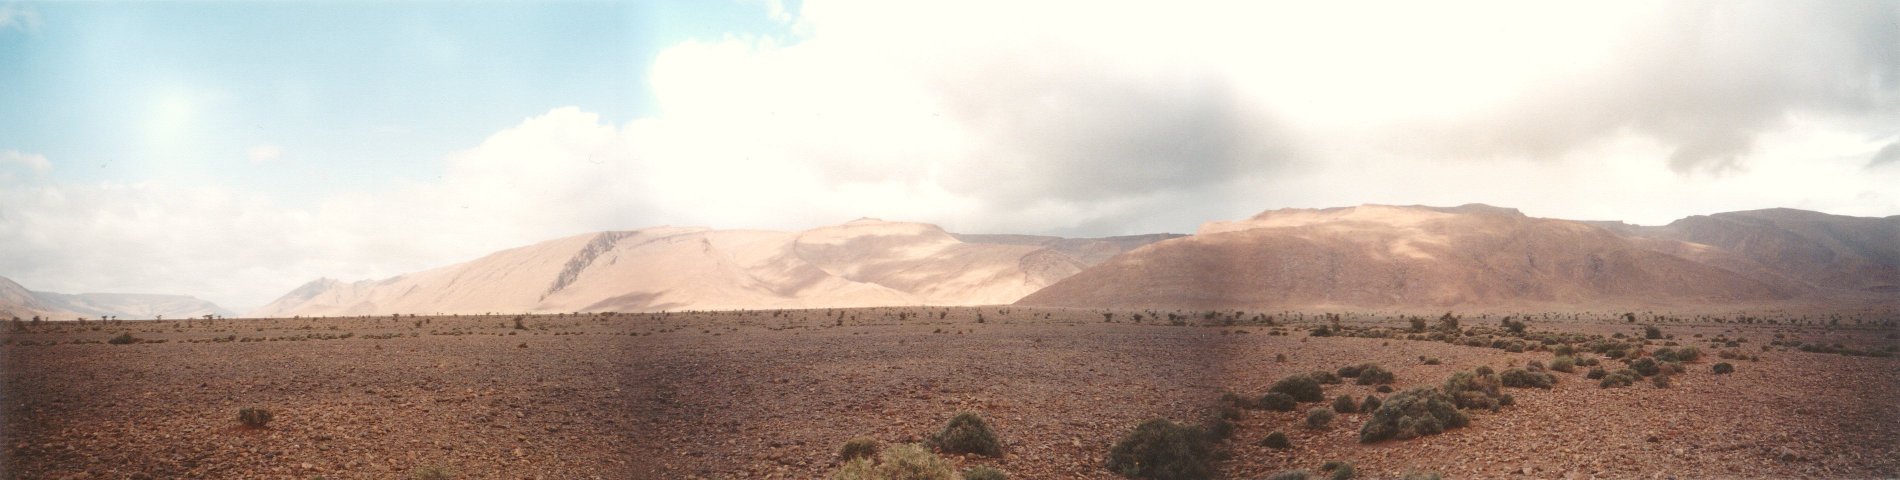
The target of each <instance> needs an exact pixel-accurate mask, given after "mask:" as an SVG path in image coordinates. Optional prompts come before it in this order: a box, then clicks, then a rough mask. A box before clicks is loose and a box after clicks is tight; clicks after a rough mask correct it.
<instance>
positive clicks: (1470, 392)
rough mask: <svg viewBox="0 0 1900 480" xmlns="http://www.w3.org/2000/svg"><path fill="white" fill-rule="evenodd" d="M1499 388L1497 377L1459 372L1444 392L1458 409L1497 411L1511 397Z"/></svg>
mask: <svg viewBox="0 0 1900 480" xmlns="http://www.w3.org/2000/svg"><path fill="white" fill-rule="evenodd" d="M1498 386H1499V384H1498V377H1496V376H1492V375H1478V374H1476V373H1472V372H1457V373H1453V374H1451V378H1447V379H1445V386H1444V392H1445V394H1446V395H1447V396H1449V397H1451V399H1452V403H1453V404H1454V405H1457V406H1458V408H1482V409H1486V410H1493V411H1495V410H1497V409H1498V407H1502V406H1505V405H1508V404H1509V403H1508V402H1507V401H1506V399H1507V398H1509V397H1508V396H1505V395H1504V394H1503V393H1502V392H1500V391H1498ZM1391 402H1392V400H1390V399H1387V400H1386V403H1388V404H1389V403H1391ZM1382 408H1383V407H1382Z"/></svg>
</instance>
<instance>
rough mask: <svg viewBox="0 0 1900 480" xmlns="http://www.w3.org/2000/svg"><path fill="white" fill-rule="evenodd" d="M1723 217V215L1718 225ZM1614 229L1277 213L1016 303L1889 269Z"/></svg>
mask: <svg viewBox="0 0 1900 480" xmlns="http://www.w3.org/2000/svg"><path fill="white" fill-rule="evenodd" d="M1723 215H1731V214H1721V215H1717V217H1721V216H1723ZM1849 218H1851V217H1849ZM1873 220H1878V219H1873ZM1678 223H1681V222H1678ZM1611 227H1613V226H1606V225H1601V224H1597V223H1592V222H1577V221H1569V220H1556V219H1543V218H1532V217H1527V216H1524V215H1523V214H1521V213H1519V212H1517V211H1516V210H1514V209H1505V208H1497V207H1490V206H1485V205H1467V206H1462V207H1453V208H1438V207H1420V206H1409V207H1402V206H1383V205H1365V206H1359V207H1348V208H1332V209H1323V210H1308V209H1286V210H1274V211H1268V212H1265V213H1261V214H1260V215H1257V216H1255V217H1253V218H1250V219H1246V220H1240V221H1233V222H1211V223H1208V224H1206V225H1205V226H1203V227H1202V228H1201V230H1200V231H1199V232H1198V233H1197V234H1196V235H1195V236H1193V237H1187V238H1180V239H1174V240H1168V241H1163V242H1158V243H1154V244H1151V245H1148V246H1145V247H1142V248H1139V249H1136V250H1133V251H1130V252H1129V253H1126V254H1123V255H1121V256H1119V257H1116V258H1114V259H1111V260H1109V261H1107V262H1104V263H1103V264H1101V265H1098V266H1096V267H1094V268H1091V269H1089V270H1087V271H1084V272H1082V273H1080V274H1077V275H1075V276H1071V277H1069V278H1067V279H1064V280H1063V281H1061V282H1058V283H1056V284H1055V285H1052V286H1050V287H1049V288H1046V289H1044V290H1042V291H1039V292H1036V293H1035V294H1032V295H1029V296H1027V297H1025V298H1023V299H1022V300H1021V301H1019V302H1018V303H1019V304H1022V305H1033V306H1065V307H1183V308H1230V307H1231V308H1334V307H1345V308H1413V309H1419V308H1454V307H1455V308H1506V309H1508V308H1549V307H1557V308H1579V307H1582V308H1589V307H1652V306H1653V307H1672V306H1673V307H1696V306H1707V305H1781V304H1800V303H1804V302H1805V303H1814V302H1822V301H1830V300H1837V299H1840V298H1842V292H1841V291H1839V290H1838V289H1831V288H1830V287H1829V286H1828V285H1817V282H1814V281H1808V280H1804V279H1807V278H1822V279H1832V278H1835V277H1837V276H1840V275H1846V276H1848V277H1851V278H1852V279H1853V280H1849V281H1842V280H1835V281H1836V282H1841V283H1844V284H1848V285H1855V286H1860V285H1862V284H1863V283H1875V284H1880V283H1882V282H1884V280H1882V278H1883V277H1881V276H1880V275H1879V274H1880V273H1881V272H1884V271H1885V270H1882V268H1891V267H1892V266H1893V264H1892V263H1891V262H1889V263H1886V264H1884V265H1885V266H1884V267H1880V266H1876V267H1865V265H1864V264H1862V263H1850V266H1857V267H1856V269H1853V270H1847V271H1846V273H1838V272H1841V270H1840V269H1839V268H1835V267H1819V266H1813V265H1812V263H1804V262H1811V261H1812V260H1809V259H1801V260H1794V261H1790V262H1787V263H1767V262H1763V261H1761V260H1759V259H1760V258H1762V257H1763V256H1762V255H1756V254H1751V253H1749V251H1748V250H1746V249H1739V250H1730V249H1729V248H1724V247H1721V246H1716V245H1708V244H1702V243H1692V242H1686V241H1682V240H1675V239H1671V238H1668V237H1670V236H1672V235H1660V234H1658V235H1635V234H1631V233H1628V230H1630V229H1633V228H1638V227H1629V228H1623V229H1621V230H1624V232H1618V231H1616V230H1619V229H1618V228H1611ZM1816 229H1821V228H1819V227H1816ZM1878 235H1879V234H1878V233H1875V234H1869V235H1864V236H1872V237H1877V236H1878ZM1674 236H1682V237H1688V238H1694V236H1692V235H1686V234H1684V235H1674ZM1857 238H1858V237H1857ZM1881 241H1887V242H1889V243H1887V245H1894V244H1895V243H1896V242H1895V240H1894V239H1892V238H1887V239H1885V240H1882V239H1880V238H1872V239H1866V240H1864V241H1862V242H1860V243H1857V245H1864V244H1867V243H1878V242H1881ZM1744 243H1746V242H1744ZM1730 248H1733V247H1730ZM1875 251H1878V249H1875ZM1769 256H1770V257H1771V258H1783V257H1784V256H1776V255H1769ZM1810 270H1814V271H1816V272H1819V273H1811V272H1810ZM1868 272H1872V273H1871V274H1870V273H1868ZM1870 288H1875V287H1870ZM1853 298H1854V299H1855V300H1857V301H1861V300H1867V301H1873V302H1880V301H1882V299H1880V298H1866V296H1864V295H1863V296H1858V297H1853ZM1892 300H1893V299H1891V298H1889V299H1885V301H1889V302H1891V301H1892Z"/></svg>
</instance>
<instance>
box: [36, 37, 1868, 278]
mask: <svg viewBox="0 0 1900 480" xmlns="http://www.w3.org/2000/svg"><path fill="white" fill-rule="evenodd" d="M1254 3H1262V4H1259V5H1255V4H1254ZM1363 203H1388V204H1428V205H1458V204H1464V203H1488V204H1492V205H1499V206H1508V207H1516V208H1519V209H1521V210H1523V211H1524V212H1525V213H1527V214H1530V215H1534V216H1545V217H1558V218H1575V219H1617V220H1626V221H1631V222H1635V223H1642V224H1661V223H1667V222H1669V221H1670V220H1673V219H1676V218H1680V217H1683V216H1688V215H1696V214H1708V213H1716V212H1723V211H1735V210H1749V209H1758V208H1768V207H1792V208H1802V209H1810V210H1819V211H1823V212H1828V213H1835V214H1843V215H1860V216H1888V215H1895V214H1900V2H1852V1H1827V2H1797V1H1767V2H1729V1H1723V2H1709V3H1657V2H1647V1H1645V2H1630V3H1618V2H1599V1H1591V2H1576V3H1548V2H1520V1H1500V2H1471V3H1441V2H1392V3H1386V2H1351V1H1348V2H1336V1H1327V2H1320V1H1313V2H1285V3H1265V2H1212V3H1196V2H1127V3H1121V2H1072V3H1040V2H1022V1H1000V2H985V1H959V2H933V3H931V4H927V5H909V4H905V3H902V2H889V1H864V2H850V1H845V2H833V1H807V2H803V3H799V2H784V3H782V2H778V1H750V2H736V3H719V2H716V1H708V2H699V1H694V2H679V3H678V4H668V3H614V2H587V3H554V4H540V3H482V4H479V5H476V6H462V5H461V4H457V3H449V2H440V3H438V2H428V3H413V4H393V5H392V4H380V3H356V2H351V3H346V4H335V3H330V2H325V3H299V2H272V3H230V2H217V3H169V2H167V3H138V4H120V3H32V2H28V3H0V276H5V277H8V278H12V279H14V280H15V281H18V282H20V283H22V284H24V285H26V286H27V287H28V288H32V289H35V290H42V291H57V292H66V293H77V292H140V293H180V294H190V295H196V296H199V297H201V298H205V299H208V300H212V301H214V302H217V303H219V304H222V305H224V306H227V307H231V308H234V309H238V310H240V311H242V310H245V309H249V308H251V307H256V306H259V305H261V304H263V303H266V302H269V301H270V300H272V299H274V298H276V297H277V296H279V295H281V294H283V293H285V292H287V291H289V290H290V289H292V288H294V287H296V286H298V285H300V284H302V283H304V282H306V281H309V280H311V279H314V278H317V277H325V276H327V277H333V278H340V279H344V280H360V279H369V278H383V277H387V276H391V275H395V274H400V273H403V272H408V271H414V270H419V269H424V268H431V267H436V266H441V265H445V264H449V263H454V262H459V261H464V260H468V259H471V258H474V257H477V256H480V255H483V254H486V253H489V252H492V251H495V250H498V249H502V248H508V247H514V246H520V245H525V244H528V243H532V242H536V241H540V240H546V239H550V238H555V237H560V236H567V235H573V234H579V233H585V232H590V231H598V230H610V229H621V230H624V229H633V228H640V227H647V226H653V225H662V224H672V225H701V226H710V227H715V228H761V229H780V230H793V229H804V228H810V227H814V226H820V225H828V224H836V223H841V222H844V221H848V220H851V219H853V218H857V217H863V216H872V217H880V218H885V219H891V220H910V221H920V222H930V223H936V224H939V225H942V226H944V227H945V228H947V229H950V230H952V231H959V232H971V233H1004V232H1007V233H1038V234H1057V235H1069V236H1100V235H1117V234H1133V233H1149V232H1163V231H1166V232H1192V231H1193V230H1194V229H1195V228H1196V227H1197V226H1198V225H1199V224H1201V223H1202V222H1205V221H1210V220H1222V219H1233V218H1239V217H1245V216H1249V215H1252V214H1254V213H1257V212H1260V211H1262V210H1268V209H1276V208H1285V207H1331V206H1347V205H1357V204H1363Z"/></svg>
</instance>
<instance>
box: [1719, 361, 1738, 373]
mask: <svg viewBox="0 0 1900 480" xmlns="http://www.w3.org/2000/svg"><path fill="white" fill-rule="evenodd" d="M1730 373H1735V366H1734V365H1730V364H1729V363H1728V362H1722V363H1717V364H1715V374H1716V375H1727V374H1730Z"/></svg>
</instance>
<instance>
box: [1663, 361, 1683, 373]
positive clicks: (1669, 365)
mask: <svg viewBox="0 0 1900 480" xmlns="http://www.w3.org/2000/svg"><path fill="white" fill-rule="evenodd" d="M1687 371H1689V369H1688V368H1685V367H1683V366H1682V362H1665V363H1663V364H1662V373H1660V374H1659V375H1675V374H1678V373H1682V372H1687Z"/></svg>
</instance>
